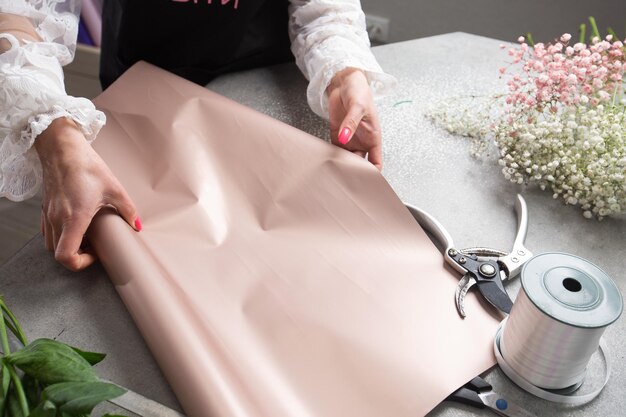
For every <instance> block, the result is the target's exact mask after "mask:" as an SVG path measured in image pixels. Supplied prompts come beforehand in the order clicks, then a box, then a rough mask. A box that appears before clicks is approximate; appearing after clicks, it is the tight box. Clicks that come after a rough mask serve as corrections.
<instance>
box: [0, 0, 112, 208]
mask: <svg viewBox="0 0 626 417" xmlns="http://www.w3.org/2000/svg"><path fill="white" fill-rule="evenodd" d="M0 13H8V14H12V15H19V16H24V17H27V18H28V19H29V20H30V22H31V23H32V25H33V27H34V28H35V30H36V32H37V34H38V35H39V37H40V38H41V39H42V41H41V42H29V41H26V40H22V39H18V38H16V37H15V36H14V35H12V34H10V33H0V41H3V42H5V43H6V42H9V43H10V49H8V50H7V51H6V52H4V53H0V197H8V198H9V199H10V200H14V201H21V200H25V199H27V198H30V197H32V196H33V195H34V194H35V193H36V192H37V191H38V189H39V187H40V185H41V179H42V172H41V163H40V161H39V158H38V156H37V153H36V152H35V150H34V148H32V145H33V143H34V142H35V139H36V138H37V136H38V135H39V134H40V133H41V132H43V131H44V130H45V129H46V128H47V127H48V126H49V125H50V123H51V122H52V121H53V120H54V119H57V118H59V117H70V118H72V119H73V120H74V121H75V122H76V124H77V125H78V126H79V127H80V128H81V129H82V131H83V134H84V135H85V137H86V138H87V140H90V141H91V140H93V139H94V138H95V137H96V135H97V133H98V131H99V130H100V128H101V127H102V126H103V125H104V123H105V117H104V114H103V113H102V112H100V111H98V110H96V109H95V107H94V105H93V104H92V103H91V101H89V100H87V99H85V98H77V97H71V96H68V95H67V94H66V93H65V85H64V82H63V70H62V68H61V66H62V65H65V64H68V63H69V62H71V61H72V59H73V58H74V50H75V48H76V38H77V32H78V16H79V13H80V0H0Z"/></svg>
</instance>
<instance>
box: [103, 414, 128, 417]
mask: <svg viewBox="0 0 626 417" xmlns="http://www.w3.org/2000/svg"><path fill="white" fill-rule="evenodd" d="M102 417H128V416H122V415H120V414H105V415H103V416H102Z"/></svg>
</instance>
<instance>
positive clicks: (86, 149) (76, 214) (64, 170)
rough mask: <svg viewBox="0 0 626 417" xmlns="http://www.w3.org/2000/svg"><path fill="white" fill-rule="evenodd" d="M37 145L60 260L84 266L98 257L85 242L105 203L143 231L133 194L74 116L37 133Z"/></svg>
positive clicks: (49, 236) (44, 224)
mask: <svg viewBox="0 0 626 417" xmlns="http://www.w3.org/2000/svg"><path fill="white" fill-rule="evenodd" d="M35 149H36V150H37V153H38V154H39V159H40V160H41V165H42V167H43V206H42V212H41V231H42V233H43V236H44V239H45V243H46V248H47V249H48V250H50V251H54V256H55V258H56V260H57V261H59V262H60V263H61V264H63V265H64V266H65V267H67V268H68V269H70V270H73V271H78V270H81V269H84V268H86V267H87V266H89V265H91V264H92V263H93V262H94V261H95V260H96V256H95V254H93V253H91V252H90V251H89V250H83V249H81V244H82V243H83V238H84V235H85V233H86V231H87V228H88V227H89V224H90V223H91V220H92V219H93V217H94V215H95V214H96V213H97V212H98V210H100V209H101V208H102V207H104V206H112V207H114V208H115V209H117V211H118V213H119V214H120V215H121V216H122V217H123V218H124V220H126V222H128V224H130V225H131V226H132V227H134V228H135V230H137V231H139V230H141V220H139V217H137V213H136V209H135V205H134V204H133V202H132V201H131V199H130V197H129V196H128V194H127V193H126V191H125V190H124V188H123V187H122V185H121V184H120V183H119V181H118V180H117V179H116V178H115V176H113V173H112V172H111V171H110V170H109V168H108V167H107V166H106V164H105V163H104V161H103V160H102V159H101V158H100V156H99V155H98V154H97V153H96V152H95V151H94V150H93V148H92V147H91V145H89V144H88V143H87V141H86V140H85V138H84V137H83V134H82V132H81V131H80V130H79V129H78V127H77V126H76V125H75V123H74V122H73V121H72V120H70V119H66V118H60V119H56V120H55V121H53V122H52V123H51V124H50V126H49V127H48V129H46V130H45V131H44V132H43V133H42V134H41V135H39V136H38V137H37V140H36V141H35Z"/></svg>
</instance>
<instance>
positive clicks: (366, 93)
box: [326, 68, 383, 170]
mask: <svg viewBox="0 0 626 417" xmlns="http://www.w3.org/2000/svg"><path fill="white" fill-rule="evenodd" d="M326 92H327V94H328V112H329V116H330V138H331V141H332V142H333V143H334V144H335V145H338V146H341V147H343V148H345V149H347V150H349V151H352V152H354V153H355V154H357V155H360V156H362V157H365V156H366V155H367V159H368V160H369V161H370V162H371V163H372V164H374V165H375V166H376V168H378V169H379V170H382V168H383V158H382V143H381V134H380V122H379V121H378V115H377V113H376V107H375V106H374V99H373V97H372V92H371V90H370V87H369V84H368V82H367V78H366V77H365V74H364V73H363V71H361V70H359V69H356V68H346V69H344V70H343V71H340V72H338V73H337V74H335V76H334V77H333V79H332V81H331V83H330V85H329V86H328V88H327V89H326Z"/></svg>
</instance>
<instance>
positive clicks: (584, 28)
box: [579, 23, 587, 43]
mask: <svg viewBox="0 0 626 417" xmlns="http://www.w3.org/2000/svg"><path fill="white" fill-rule="evenodd" d="M579 30H580V38H579V42H580V43H585V36H587V25H585V24H584V23H581V24H580V26H579Z"/></svg>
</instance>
